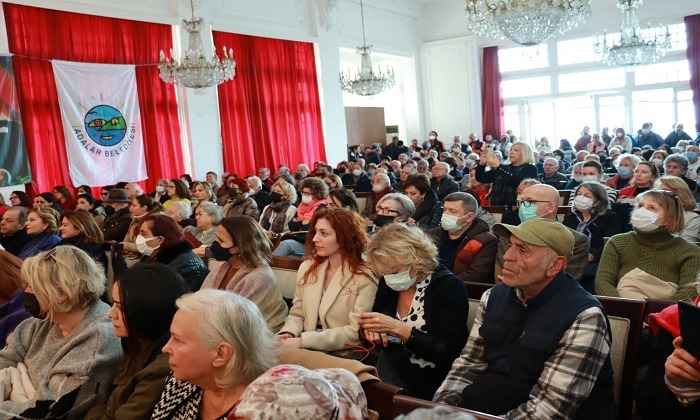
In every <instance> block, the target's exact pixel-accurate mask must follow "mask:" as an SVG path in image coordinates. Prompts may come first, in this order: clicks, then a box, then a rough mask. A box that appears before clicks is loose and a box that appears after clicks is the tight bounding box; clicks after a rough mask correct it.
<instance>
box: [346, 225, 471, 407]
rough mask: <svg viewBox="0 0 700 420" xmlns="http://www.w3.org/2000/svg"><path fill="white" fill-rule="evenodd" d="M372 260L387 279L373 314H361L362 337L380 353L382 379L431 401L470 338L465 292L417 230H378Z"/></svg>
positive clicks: (381, 285) (370, 249)
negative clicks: (467, 327)
mask: <svg viewBox="0 0 700 420" xmlns="http://www.w3.org/2000/svg"><path fill="white" fill-rule="evenodd" d="M367 260H368V262H369V264H370V265H371V266H372V267H373V269H374V271H375V273H377V275H380V276H382V277H383V279H382V281H380V283H379V288H378V290H377V296H376V298H375V300H374V306H373V307H372V312H365V313H360V314H359V317H360V327H361V328H362V335H363V337H364V338H365V339H366V340H367V341H369V342H370V343H373V344H374V345H375V346H376V348H378V349H379V358H378V361H377V371H378V373H379V377H380V378H381V379H382V381H384V382H387V383H390V384H392V385H396V386H399V387H401V388H402V389H403V390H404V391H405V393H406V394H408V395H411V396H414V397H418V398H432V396H433V394H434V393H435V390H436V389H437V388H438V386H440V383H441V382H442V380H443V379H444V378H445V375H446V374H447V372H449V370H450V367H451V366H452V362H453V361H454V359H455V358H456V357H457V356H458V355H459V352H460V350H461V349H462V348H463V347H464V343H465V342H466V339H467V330H466V328H465V325H466V322H467V316H468V313H469V303H468V299H467V292H466V288H465V287H464V285H463V284H462V282H461V281H460V280H459V279H458V278H457V277H455V275H454V274H452V273H451V272H450V271H449V270H448V269H447V268H446V267H444V266H442V265H441V264H440V263H439V258H438V250H437V248H436V247H435V244H434V243H433V242H432V241H431V240H430V238H429V237H428V236H427V235H426V234H425V233H424V232H423V231H422V230H420V229H418V228H416V227H414V226H407V225H404V224H398V223H394V224H391V225H389V226H387V227H384V228H382V229H381V230H379V232H377V233H376V234H375V235H374V237H373V238H372V241H371V242H370V244H369V246H368V247H367Z"/></svg>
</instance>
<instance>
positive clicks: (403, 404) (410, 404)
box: [394, 395, 503, 420]
mask: <svg viewBox="0 0 700 420" xmlns="http://www.w3.org/2000/svg"><path fill="white" fill-rule="evenodd" d="M435 407H450V408H452V409H453V410H454V411H458V412H461V413H466V414H471V415H472V416H473V417H474V418H476V419H477V420H498V419H502V418H503V417H498V416H492V415H490V414H485V413H481V412H478V411H473V410H467V409H464V408H459V407H453V406H449V405H445V404H438V403H434V402H432V401H426V400H420V399H418V398H413V397H408V396H406V395H394V415H395V416H398V415H401V414H408V413H410V412H411V411H413V410H415V409H417V408H428V409H430V408H435Z"/></svg>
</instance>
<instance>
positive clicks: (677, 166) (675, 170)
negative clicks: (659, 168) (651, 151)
mask: <svg viewBox="0 0 700 420" xmlns="http://www.w3.org/2000/svg"><path fill="white" fill-rule="evenodd" d="M689 165H690V162H688V158H686V157H685V156H683V155H682V154H680V153H674V154H672V155H669V156H668V157H667V158H666V160H664V165H663V167H664V174H665V175H671V176H675V177H678V178H680V179H682V180H683V181H684V182H685V183H686V184H688V189H689V190H690V191H691V192H694V191H695V190H696V189H697V187H698V184H697V183H696V182H695V181H694V180H692V179H690V178H688V177H687V175H688V166H689Z"/></svg>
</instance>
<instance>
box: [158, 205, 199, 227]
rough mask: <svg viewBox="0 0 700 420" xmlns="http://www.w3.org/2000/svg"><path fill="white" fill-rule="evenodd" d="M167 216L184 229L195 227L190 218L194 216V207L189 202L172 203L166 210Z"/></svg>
mask: <svg viewBox="0 0 700 420" xmlns="http://www.w3.org/2000/svg"><path fill="white" fill-rule="evenodd" d="M165 214H166V215H168V216H170V217H171V218H172V219H173V220H175V221H176V222H177V224H178V225H180V227H182V228H185V227H187V226H193V225H194V222H193V221H192V219H190V216H192V205H191V204H190V203H189V202H188V201H184V200H179V201H173V202H171V203H170V206H168V207H167V208H166V209H165Z"/></svg>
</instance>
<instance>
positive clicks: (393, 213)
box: [377, 207, 399, 216]
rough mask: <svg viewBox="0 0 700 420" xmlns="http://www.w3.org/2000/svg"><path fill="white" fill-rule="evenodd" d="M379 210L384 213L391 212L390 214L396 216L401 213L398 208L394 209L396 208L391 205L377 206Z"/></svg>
mask: <svg viewBox="0 0 700 420" xmlns="http://www.w3.org/2000/svg"><path fill="white" fill-rule="evenodd" d="M377 211H378V212H382V213H389V214H391V215H395V216H398V215H399V212H398V210H394V209H392V208H389V207H377Z"/></svg>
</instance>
